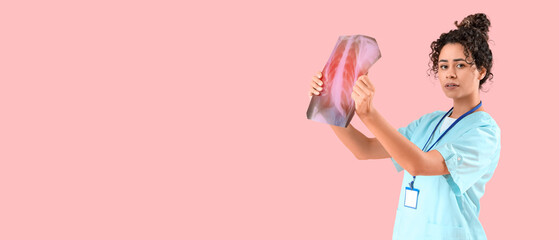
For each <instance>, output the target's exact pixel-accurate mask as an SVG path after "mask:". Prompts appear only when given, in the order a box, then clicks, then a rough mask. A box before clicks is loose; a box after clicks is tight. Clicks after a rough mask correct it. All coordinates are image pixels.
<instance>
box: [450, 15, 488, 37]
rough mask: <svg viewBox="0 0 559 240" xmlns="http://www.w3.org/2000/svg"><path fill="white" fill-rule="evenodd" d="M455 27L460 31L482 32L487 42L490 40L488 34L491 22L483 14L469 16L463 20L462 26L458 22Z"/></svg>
mask: <svg viewBox="0 0 559 240" xmlns="http://www.w3.org/2000/svg"><path fill="white" fill-rule="evenodd" d="M454 25H456V27H458V29H461V28H475V29H477V30H479V31H481V33H482V34H483V36H484V37H485V39H486V40H487V39H489V37H488V35H487V33H488V32H489V27H490V26H491V22H490V21H489V19H488V18H487V16H486V15H485V14H483V13H476V14H472V15H469V16H467V17H465V18H464V19H462V21H461V22H460V24H459V23H458V21H455V22H454Z"/></svg>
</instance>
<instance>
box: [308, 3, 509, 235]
mask: <svg viewBox="0 0 559 240" xmlns="http://www.w3.org/2000/svg"><path fill="white" fill-rule="evenodd" d="M455 25H456V26H457V27H458V29H454V30H451V31H450V32H448V33H443V34H441V36H440V37H439V39H437V40H436V41H434V42H433V43H432V44H431V50H432V51H431V54H430V59H431V66H430V68H431V71H432V72H434V73H435V74H436V76H437V78H438V80H439V81H440V84H441V87H442V90H443V92H444V94H445V95H446V96H447V97H449V98H452V99H453V105H454V106H453V107H452V108H451V109H450V110H449V111H448V112H444V111H435V112H432V113H428V114H426V115H424V116H422V117H421V118H419V119H418V120H415V121H413V122H412V123H410V124H409V125H408V126H407V127H403V128H400V129H398V130H396V129H395V128H393V127H392V126H391V125H390V124H389V123H388V122H387V121H386V120H385V119H384V118H383V117H382V115H381V114H380V113H379V112H378V111H377V110H376V109H375V107H374V106H375V104H374V101H373V97H374V94H375V88H374V86H373V84H372V83H371V82H370V80H369V78H368V76H367V75H363V76H360V77H359V78H358V80H357V81H356V83H355V85H354V87H353V93H352V95H351V97H352V99H353V100H354V101H355V112H356V113H357V115H358V116H359V118H360V119H361V120H362V121H363V123H364V124H365V125H366V126H367V128H368V129H369V130H370V131H371V132H372V133H373V134H374V135H375V137H374V138H368V137H366V136H365V135H363V134H362V133H361V132H359V131H358V130H356V129H355V128H354V127H353V126H352V125H349V126H348V128H341V127H336V126H331V127H332V129H333V130H334V132H335V133H336V135H337V136H338V138H339V139H340V140H341V141H342V143H343V144H344V145H345V146H346V147H347V148H348V149H349V150H350V151H351V152H352V153H353V154H354V155H355V156H356V157H357V158H358V159H362V160H365V159H383V158H392V162H393V163H394V165H395V167H396V169H397V170H398V172H399V171H402V170H405V171H404V179H403V182H402V187H401V192H400V201H399V203H398V209H397V213H396V221H395V224H394V232H393V239H486V238H487V237H486V235H485V231H484V230H483V227H482V225H481V223H480V221H479V209H480V203H479V201H480V198H481V197H482V196H483V193H484V191H485V184H486V183H487V182H488V181H489V179H491V176H492V175H493V172H494V171H495V168H496V166H497V162H498V160H499V155H500V149H501V139H500V135H501V132H500V129H499V126H497V123H496V122H495V121H494V120H493V118H492V117H491V116H490V115H489V114H488V113H487V112H485V110H484V108H483V105H482V102H481V100H480V94H479V90H480V88H481V86H482V85H483V84H484V83H485V82H486V81H487V80H490V79H491V78H492V77H493V74H492V73H491V67H492V65H493V57H492V53H491V50H490V49H489V45H488V43H487V40H488V35H487V33H488V30H489V26H490V21H489V19H487V17H486V15H485V14H473V15H470V16H468V17H466V18H465V19H464V20H462V22H461V23H460V24H458V23H457V22H455ZM321 77H322V76H321V73H320V72H319V73H318V74H317V75H316V76H315V77H313V80H312V82H311V91H310V92H309V95H310V94H314V95H319V94H320V91H322V87H320V86H321V85H322V84H323V83H322V81H321V80H320V78H321ZM310 96H311V95H310Z"/></svg>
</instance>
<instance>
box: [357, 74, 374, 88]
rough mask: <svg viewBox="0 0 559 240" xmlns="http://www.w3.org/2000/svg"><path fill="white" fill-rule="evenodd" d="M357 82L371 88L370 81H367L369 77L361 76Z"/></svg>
mask: <svg viewBox="0 0 559 240" xmlns="http://www.w3.org/2000/svg"><path fill="white" fill-rule="evenodd" d="M358 80H361V81H363V83H364V84H365V85H366V86H367V88H371V85H372V84H371V81H370V80H369V76H367V75H361V76H360V77H359V78H358Z"/></svg>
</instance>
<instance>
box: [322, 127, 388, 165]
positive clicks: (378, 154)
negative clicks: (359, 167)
mask: <svg viewBox="0 0 559 240" xmlns="http://www.w3.org/2000/svg"><path fill="white" fill-rule="evenodd" d="M331 127H332V130H334V133H335V134H336V136H338V138H339V139H340V141H342V143H343V144H344V145H345V146H346V147H347V149H349V151H351V152H352V153H353V155H354V156H355V157H356V158H357V159H359V160H367V159H382V158H389V157H390V155H389V154H388V152H386V150H384V147H382V145H381V144H380V142H379V141H378V139H376V138H368V137H367V136H365V135H364V134H363V133H361V132H359V130H357V129H355V128H354V127H353V126H352V125H351V124H349V126H347V128H343V127H338V126H332V125H331Z"/></svg>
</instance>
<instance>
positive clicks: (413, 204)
mask: <svg viewBox="0 0 559 240" xmlns="http://www.w3.org/2000/svg"><path fill="white" fill-rule="evenodd" d="M418 197H419V189H417V188H415V189H411V188H410V187H406V195H405V196H404V206H406V207H409V208H413V209H417V199H418Z"/></svg>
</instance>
